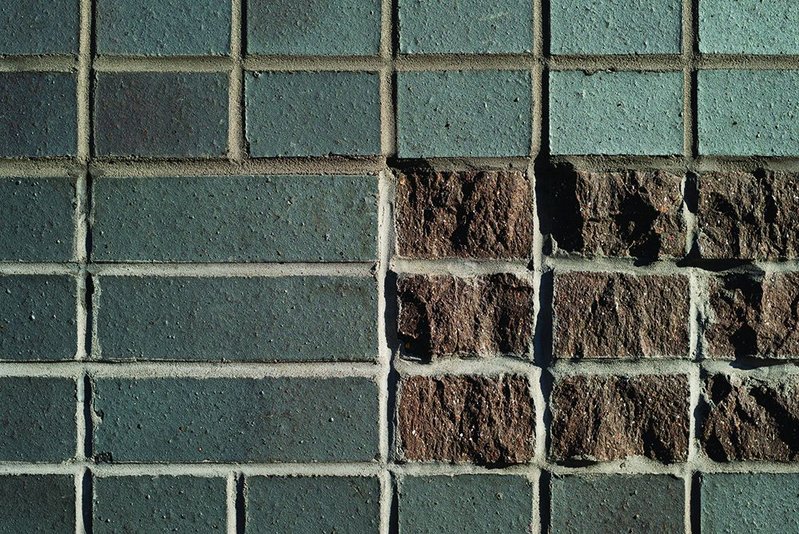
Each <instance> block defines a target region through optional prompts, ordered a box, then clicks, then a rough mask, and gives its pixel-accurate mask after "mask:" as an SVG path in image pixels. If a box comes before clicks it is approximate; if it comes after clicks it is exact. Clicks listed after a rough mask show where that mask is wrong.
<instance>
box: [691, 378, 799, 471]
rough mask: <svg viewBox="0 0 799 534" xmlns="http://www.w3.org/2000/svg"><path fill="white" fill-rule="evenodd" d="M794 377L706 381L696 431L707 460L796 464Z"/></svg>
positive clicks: (798, 412) (798, 424)
mask: <svg viewBox="0 0 799 534" xmlns="http://www.w3.org/2000/svg"><path fill="white" fill-rule="evenodd" d="M797 386H799V384H798V383H797V380H796V378H792V379H785V380H782V381H779V382H776V381H775V382H770V383H769V382H765V381H762V380H757V379H754V378H741V377H729V376H725V375H715V376H712V377H710V378H709V379H708V381H707V384H706V388H705V398H706V400H707V403H708V406H709V409H708V413H707V416H706V418H705V422H704V427H703V429H702V442H703V444H704V447H705V451H706V452H707V454H708V456H710V458H712V459H713V460H716V461H719V462H727V461H732V460H768V461H776V462H793V461H796V460H799V395H797Z"/></svg>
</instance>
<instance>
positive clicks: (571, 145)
mask: <svg viewBox="0 0 799 534" xmlns="http://www.w3.org/2000/svg"><path fill="white" fill-rule="evenodd" d="M682 85H683V75H682V72H596V73H592V74H586V73H584V72H583V71H555V72H552V73H551V74H550V75H549V115H550V121H549V148H550V151H551V152H552V154H633V155H653V156H654V155H672V154H682V153H683V118H682V112H683V87H682Z"/></svg>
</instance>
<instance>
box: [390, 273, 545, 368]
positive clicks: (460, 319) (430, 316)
mask: <svg viewBox="0 0 799 534" xmlns="http://www.w3.org/2000/svg"><path fill="white" fill-rule="evenodd" d="M398 285H399V288H398V295H399V305H400V312H399V327H398V335H399V338H400V340H401V341H402V342H403V343H404V347H405V350H406V351H407V354H408V355H410V356H413V357H416V358H421V359H424V360H429V359H433V358H436V357H441V356H456V357H466V356H487V355H492V354H498V353H499V354H507V355H516V356H520V357H524V356H527V354H528V352H529V349H530V345H531V343H532V337H533V315H534V310H533V306H534V293H533V287H532V285H531V283H530V282H529V281H527V280H524V279H522V278H519V277H517V276H515V275H512V274H494V275H487V276H479V277H474V278H456V277H453V276H444V275H409V276H404V277H402V278H400V279H399V282H398Z"/></svg>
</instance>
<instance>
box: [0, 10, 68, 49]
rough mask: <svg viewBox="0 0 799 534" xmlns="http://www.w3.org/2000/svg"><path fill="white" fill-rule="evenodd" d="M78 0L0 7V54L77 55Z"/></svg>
mask: <svg viewBox="0 0 799 534" xmlns="http://www.w3.org/2000/svg"><path fill="white" fill-rule="evenodd" d="M79 16H80V7H79V0H47V1H46V2H25V1H22V0H10V1H8V2H3V4H2V5H0V54H2V55H5V54H77V53H78V25H79Z"/></svg>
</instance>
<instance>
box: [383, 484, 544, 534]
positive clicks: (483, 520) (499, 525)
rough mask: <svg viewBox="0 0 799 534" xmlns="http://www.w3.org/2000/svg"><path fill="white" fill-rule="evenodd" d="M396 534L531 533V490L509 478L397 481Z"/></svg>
mask: <svg viewBox="0 0 799 534" xmlns="http://www.w3.org/2000/svg"><path fill="white" fill-rule="evenodd" d="M397 491H398V494H399V532H400V533H401V534H410V533H415V532H430V533H433V532H435V533H437V534H463V533H464V532H504V533H509V534H510V533H519V534H522V533H527V532H531V528H532V526H531V525H532V519H533V484H532V482H531V481H530V480H528V479H527V478H525V477H521V476H514V475H459V476H424V477H403V478H401V479H400V480H399V482H398V488H397Z"/></svg>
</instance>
